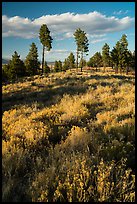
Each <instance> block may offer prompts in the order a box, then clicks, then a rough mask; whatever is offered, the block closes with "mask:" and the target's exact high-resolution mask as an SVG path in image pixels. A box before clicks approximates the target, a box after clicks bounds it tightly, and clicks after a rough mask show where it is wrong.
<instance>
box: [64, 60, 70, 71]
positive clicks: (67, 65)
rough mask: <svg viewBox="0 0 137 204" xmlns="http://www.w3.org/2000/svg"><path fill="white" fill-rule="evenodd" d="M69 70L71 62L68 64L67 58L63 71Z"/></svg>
mask: <svg viewBox="0 0 137 204" xmlns="http://www.w3.org/2000/svg"><path fill="white" fill-rule="evenodd" d="M68 68H69V62H68V59H67V58H66V59H65V60H64V64H63V66H62V70H63V71H66V70H67V69H68Z"/></svg>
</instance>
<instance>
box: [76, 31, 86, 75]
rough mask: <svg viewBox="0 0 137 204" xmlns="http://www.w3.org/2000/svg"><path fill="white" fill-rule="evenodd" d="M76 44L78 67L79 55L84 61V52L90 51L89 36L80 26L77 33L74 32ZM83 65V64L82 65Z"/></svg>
mask: <svg viewBox="0 0 137 204" xmlns="http://www.w3.org/2000/svg"><path fill="white" fill-rule="evenodd" d="M74 37H75V41H76V45H77V51H76V66H77V68H78V57H79V55H80V56H81V60H82V61H83V57H84V53H86V55H87V52H88V51H89V50H88V45H89V44H88V38H87V36H86V33H85V32H84V31H83V30H81V29H80V28H78V29H77V30H76V31H75V33H74ZM82 66H83V65H82ZM81 72H82V67H81Z"/></svg>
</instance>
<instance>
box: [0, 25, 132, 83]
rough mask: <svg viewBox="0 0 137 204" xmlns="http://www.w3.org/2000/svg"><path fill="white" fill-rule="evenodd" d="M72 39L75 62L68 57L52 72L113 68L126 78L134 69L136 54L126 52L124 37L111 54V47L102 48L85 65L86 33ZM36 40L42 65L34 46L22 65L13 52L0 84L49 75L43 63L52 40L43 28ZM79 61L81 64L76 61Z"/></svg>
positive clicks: (46, 29) (71, 57) (81, 32)
mask: <svg viewBox="0 0 137 204" xmlns="http://www.w3.org/2000/svg"><path fill="white" fill-rule="evenodd" d="M73 35H74V39H75V42H76V59H75V56H74V54H73V53H72V52H71V53H70V55H69V56H68V57H67V58H66V59H65V60H64V62H63V63H62V62H61V61H60V60H59V61H55V64H54V71H55V72H58V71H66V70H67V69H71V68H76V69H77V71H78V68H81V72H82V68H83V67H84V66H88V67H94V68H96V71H98V69H99V68H100V67H102V66H103V67H104V71H105V68H106V67H107V66H110V67H112V68H113V69H114V70H115V73H118V72H120V73H122V72H123V71H125V72H126V74H128V72H129V69H130V68H131V69H132V70H134V69H135V51H134V52H133V53H132V52H131V51H130V50H128V48H127V47H128V41H127V36H126V35H125V34H123V35H122V37H121V39H120V40H119V41H118V42H117V43H116V45H115V46H114V47H113V49H112V50H111V51H110V47H109V45H108V44H107V43H105V44H104V46H103V47H102V53H101V52H96V53H95V54H94V55H93V56H92V57H91V58H90V59H89V61H87V62H86V60H85V56H86V55H88V52H89V49H88V48H89V43H88V42H89V41H88V38H87V36H86V33H85V31H83V30H81V29H80V28H78V29H76V30H75V32H74V34H73ZM39 39H40V42H41V44H42V65H41V67H40V62H39V60H38V49H37V47H36V44H35V43H34V42H32V44H31V45H30V50H29V53H28V55H27V56H26V58H25V61H24V62H23V61H22V60H21V59H20V55H19V54H18V53H17V52H16V51H15V52H14V54H13V55H12V59H11V60H10V61H9V63H8V64H6V65H4V66H3V68H2V80H3V81H7V80H13V79H17V78H18V77H22V76H33V75H36V74H43V73H49V72H50V67H49V66H48V64H47V62H46V61H45V50H46V51H50V50H51V49H52V41H53V39H52V37H51V35H50V31H49V29H48V27H47V25H46V24H43V25H42V26H41V27H40V30H39ZM79 59H80V60H79Z"/></svg>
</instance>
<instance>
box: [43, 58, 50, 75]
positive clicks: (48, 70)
mask: <svg viewBox="0 0 137 204" xmlns="http://www.w3.org/2000/svg"><path fill="white" fill-rule="evenodd" d="M44 73H46V74H47V73H50V67H49V66H48V64H47V62H46V61H45V66H44Z"/></svg>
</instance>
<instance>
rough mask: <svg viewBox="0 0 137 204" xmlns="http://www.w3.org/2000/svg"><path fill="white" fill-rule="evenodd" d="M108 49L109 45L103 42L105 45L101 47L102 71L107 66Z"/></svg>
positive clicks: (108, 59) (108, 60)
mask: <svg viewBox="0 0 137 204" xmlns="http://www.w3.org/2000/svg"><path fill="white" fill-rule="evenodd" d="M109 49H110V47H109V45H108V44H107V43H105V45H104V46H103V47H102V60H103V67H104V71H105V68H106V66H109V62H110V56H109Z"/></svg>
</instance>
